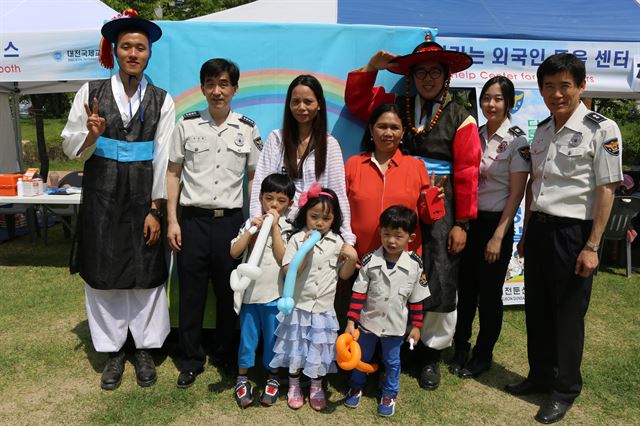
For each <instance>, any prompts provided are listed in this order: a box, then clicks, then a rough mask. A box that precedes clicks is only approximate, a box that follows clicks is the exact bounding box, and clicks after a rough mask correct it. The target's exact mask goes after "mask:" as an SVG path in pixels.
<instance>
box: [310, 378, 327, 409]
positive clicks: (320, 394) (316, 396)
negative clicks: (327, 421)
mask: <svg viewBox="0 0 640 426" xmlns="http://www.w3.org/2000/svg"><path fill="white" fill-rule="evenodd" d="M309 405H311V407H312V408H313V409H314V410H316V411H321V410H324V409H325V408H326V407H327V398H326V397H325V395H324V389H322V381H321V380H311V390H310V391H309Z"/></svg>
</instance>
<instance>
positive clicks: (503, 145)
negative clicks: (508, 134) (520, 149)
mask: <svg viewBox="0 0 640 426" xmlns="http://www.w3.org/2000/svg"><path fill="white" fill-rule="evenodd" d="M506 149H507V143H506V142H504V141H502V142H500V145H498V149H496V152H497V153H498V154H502V153H503V152H504V151H505V150H506Z"/></svg>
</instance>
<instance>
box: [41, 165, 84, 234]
mask: <svg viewBox="0 0 640 426" xmlns="http://www.w3.org/2000/svg"><path fill="white" fill-rule="evenodd" d="M82 176H83V172H70V173H68V174H67V175H65V176H64V177H63V178H62V179H60V182H59V183H58V188H62V187H63V186H64V185H70V186H73V187H77V188H80V187H82ZM61 197H63V195H61ZM50 214H53V215H55V216H57V217H58V218H59V219H60V221H61V222H62V230H63V232H64V236H65V237H66V238H70V237H71V233H72V227H71V218H73V217H76V216H77V215H78V206H75V205H71V204H56V205H53V204H51V205H47V206H43V208H42V217H43V221H44V225H45V226H44V232H43V239H44V245H47V230H48V226H47V225H48V222H47V221H48V216H49V215H50Z"/></svg>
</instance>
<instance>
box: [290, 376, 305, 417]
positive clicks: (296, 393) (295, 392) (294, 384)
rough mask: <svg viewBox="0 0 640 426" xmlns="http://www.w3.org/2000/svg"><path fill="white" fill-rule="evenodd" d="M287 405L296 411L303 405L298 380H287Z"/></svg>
mask: <svg viewBox="0 0 640 426" xmlns="http://www.w3.org/2000/svg"><path fill="white" fill-rule="evenodd" d="M287 404H288V405H289V407H290V408H293V409H294V410H297V409H298V408H300V407H302V406H303V405H304V396H303V395H302V388H301V387H300V379H297V380H293V379H291V378H290V379H289V391H288V392H287Z"/></svg>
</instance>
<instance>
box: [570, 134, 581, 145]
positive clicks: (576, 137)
mask: <svg viewBox="0 0 640 426" xmlns="http://www.w3.org/2000/svg"><path fill="white" fill-rule="evenodd" d="M581 143H582V133H576V134H575V135H573V137H572V138H571V140H570V141H569V145H570V146H572V147H576V146H578V145H580V144H581Z"/></svg>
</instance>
